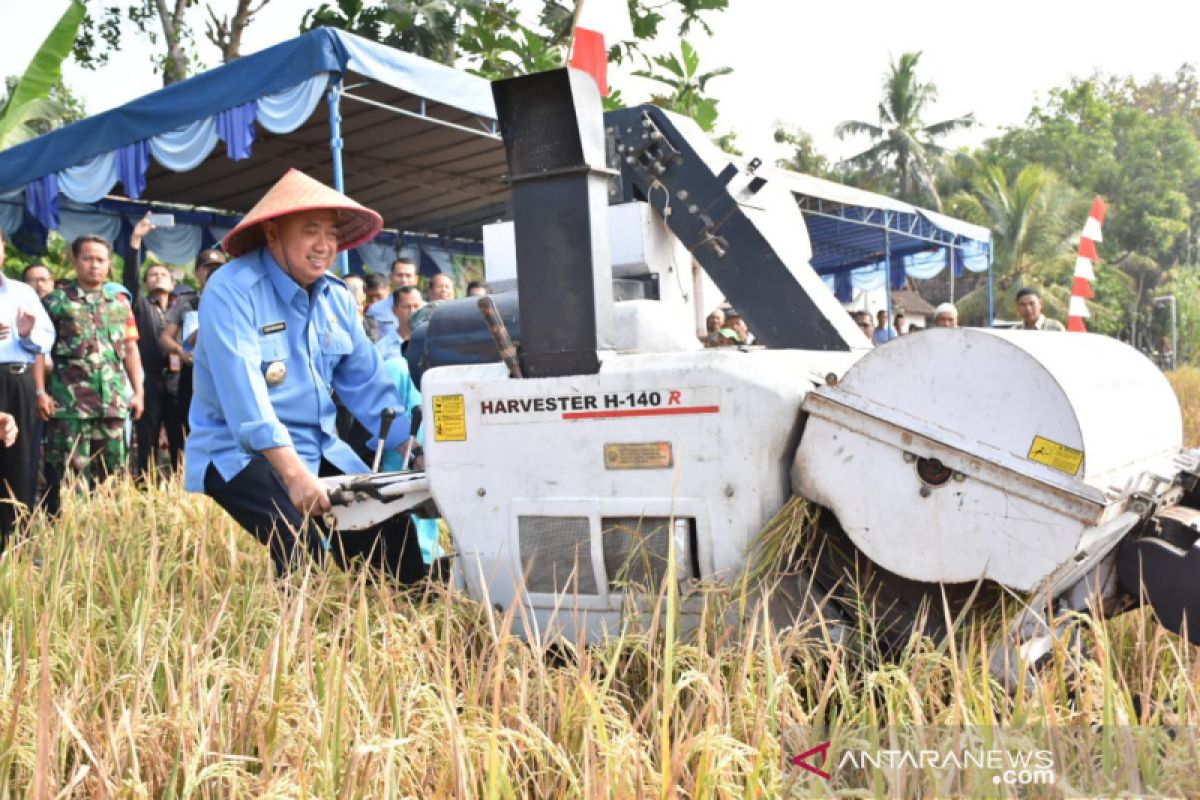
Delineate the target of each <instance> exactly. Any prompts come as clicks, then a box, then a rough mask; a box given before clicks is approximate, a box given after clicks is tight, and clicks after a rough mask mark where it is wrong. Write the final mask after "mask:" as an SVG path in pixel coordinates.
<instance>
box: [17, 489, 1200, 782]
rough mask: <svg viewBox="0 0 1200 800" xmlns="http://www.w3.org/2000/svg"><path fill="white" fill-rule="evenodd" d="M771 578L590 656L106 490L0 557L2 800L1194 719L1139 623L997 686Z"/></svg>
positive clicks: (692, 601)
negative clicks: (841, 622)
mask: <svg viewBox="0 0 1200 800" xmlns="http://www.w3.org/2000/svg"><path fill="white" fill-rule="evenodd" d="M812 525H813V517H812V513H811V510H809V509H808V508H807V507H806V506H804V504H802V503H800V502H799V501H797V502H795V503H793V504H790V505H789V506H788V507H787V508H786V509H785V510H784V512H782V513H781V515H780V517H779V518H778V519H777V520H776V522H775V524H774V525H773V526H772V527H771V529H770V530H772V531H774V534H773V536H774V539H773V540H772V537H771V536H767V537H765V538H764V540H763V543H762V545H761V546H762V548H763V549H764V551H768V550H770V547H771V546H772V542H773V544H774V547H775V551H774V556H775V557H777V558H778V557H781V556H782V554H783V552H784V549H785V545H786V543H788V542H796V541H803V540H804V539H805V537H808V536H811V530H812ZM672 563H673V561H672ZM668 577H669V578H670V576H668ZM770 577H771V576H770V574H767V573H764V574H762V575H758V576H751V575H748V576H747V578H746V579H745V580H743V581H741V582H739V583H737V584H736V585H733V586H724V587H721V586H710V585H703V586H699V587H696V588H695V589H694V591H691V592H689V593H688V594H687V595H686V596H672V593H670V592H667V593H666V595H665V596H663V597H662V598H660V599H662V600H663V601H664V602H661V603H658V604H657V605H655V606H654V611H653V613H651V614H649V615H648V616H646V617H644V618H632V617H631V619H630V621H629V624H628V625H627V626H626V628H625V629H624V630H623V631H622V632H621V633H620V634H619V635H616V636H614V637H612V638H610V639H608V640H607V641H605V642H603V643H600V644H597V645H593V646H591V647H572V646H569V645H564V644H561V643H555V642H540V643H539V642H533V643H531V642H525V641H522V640H521V639H519V638H517V637H516V636H514V635H513V633H512V630H513V623H514V617H513V616H512V612H510V613H509V614H502V613H499V612H496V611H494V610H493V609H491V608H489V607H488V606H486V605H483V604H479V603H476V602H474V601H472V600H470V599H469V598H467V597H465V596H463V595H462V594H459V593H455V592H451V591H447V590H443V589H440V588H434V587H425V588H422V589H416V590H402V589H398V588H396V587H393V586H390V585H388V584H386V583H381V584H377V583H373V582H371V581H369V580H367V579H366V578H365V576H363V575H354V574H344V573H341V572H338V571H336V570H331V571H324V570H322V569H317V568H309V569H306V570H304V571H302V572H300V573H298V574H296V575H294V576H292V577H290V578H289V579H287V580H285V581H276V580H275V578H274V577H273V571H272V567H271V564H270V561H269V559H268V557H267V555H266V552H265V550H264V549H263V548H261V547H260V546H259V545H257V544H256V543H255V542H253V541H252V539H251V538H250V537H249V536H248V535H247V534H245V533H243V532H241V531H240V530H238V529H237V528H236V526H235V525H234V524H233V523H232V522H231V521H230V520H229V518H228V517H227V516H226V515H225V514H224V513H223V512H221V511H220V510H219V509H218V508H216V507H215V506H214V505H213V504H212V503H211V502H210V501H208V500H207V499H206V498H202V497H198V496H195V495H188V494H185V493H183V492H182V490H181V488H180V486H179V485H178V483H174V482H171V483H166V484H163V485H160V486H153V487H150V488H148V489H146V490H138V489H136V488H135V487H134V486H133V485H132V484H131V483H128V482H121V481H114V482H110V483H108V484H106V485H104V486H102V487H100V488H99V489H97V490H95V491H92V492H90V493H87V494H70V495H69V496H68V497H66V498H65V508H64V511H63V515H62V517H61V518H60V519H59V520H58V521H57V523H56V524H54V525H53V526H51V525H48V524H47V523H46V522H45V521H44V520H40V519H35V520H34V521H33V523H32V525H31V527H30V530H29V533H28V535H27V537H26V538H25V539H24V540H23V541H22V542H21V543H20V544H19V545H18V546H16V547H15V548H13V549H11V550H10V551H9V552H8V553H7V554H6V555H5V556H4V557H3V558H2V559H0V797H25V796H32V797H39V798H41V797H45V798H52V797H119V798H142V797H146V798H150V797H153V798H159V797H162V798H226V797H247V798H250V797H254V798H260V797H353V798H358V797H362V798H377V797H466V798H477V797H486V798H518V797H520V798H523V797H548V798H610V797H611V798H626V797H638V798H640V797H704V798H742V797H760V798H773V797H781V796H791V797H802V796H812V795H820V796H825V795H827V794H829V793H830V792H831V791H833V790H832V789H831V788H830V787H829V786H828V785H826V784H823V783H822V782H821V781H820V779H819V778H813V777H812V776H810V775H807V774H805V773H804V772H803V771H802V770H801V769H799V768H798V767H796V766H795V765H792V764H791V763H789V757H790V756H791V755H794V754H795V753H797V752H800V751H801V750H802V749H803V748H804V747H805V746H807V745H810V744H812V742H811V741H810V740H809V739H808V738H807V737H808V736H809V734H808V731H811V730H814V729H817V728H820V729H823V730H826V731H831V732H832V733H831V734H830V735H831V736H850V735H851V733H850V732H851V731H853V730H858V729H876V730H878V729H881V728H883V727H886V726H964V725H974V726H984V727H988V726H1010V727H1016V726H1037V725H1040V726H1060V727H1062V726H1071V725H1076V726H1082V729H1083V730H1091V729H1093V728H1092V727H1091V726H1098V727H1100V728H1102V729H1104V730H1109V729H1111V728H1113V727H1114V726H1120V725H1122V724H1132V723H1139V724H1142V725H1145V726H1154V725H1161V724H1168V723H1169V724H1171V725H1174V726H1195V725H1197V724H1200V699H1198V698H1197V690H1196V687H1197V686H1200V667H1198V665H1197V659H1196V652H1195V648H1192V647H1190V646H1188V645H1186V643H1184V642H1181V640H1180V639H1179V638H1178V637H1176V636H1174V635H1172V634H1169V633H1166V632H1164V631H1162V630H1161V629H1160V628H1158V627H1157V626H1156V624H1155V623H1154V622H1153V619H1152V618H1151V616H1150V615H1149V614H1147V613H1145V612H1135V613H1132V614H1127V615H1125V616H1123V617H1120V618H1117V619H1114V620H1108V621H1096V620H1090V619H1081V620H1080V621H1079V625H1080V627H1081V632H1082V641H1083V646H1084V650H1085V651H1086V654H1087V656H1088V657H1087V658H1081V656H1080V653H1079V652H1078V651H1077V650H1076V649H1073V648H1071V647H1069V646H1067V645H1066V644H1064V645H1063V646H1062V647H1060V648H1059V649H1058V650H1056V652H1055V653H1054V654H1053V658H1052V659H1051V661H1050V663H1049V664H1047V665H1045V667H1044V668H1043V669H1042V670H1041V672H1040V673H1039V675H1038V678H1037V681H1036V683H1035V685H1033V686H1032V687H1029V688H1026V689H1023V690H1021V691H1018V692H1017V693H1015V694H1010V693H1008V692H1007V691H1005V690H1004V689H1003V688H1002V687H1001V686H999V685H998V684H997V682H996V681H995V680H994V679H993V678H992V677H991V675H990V673H989V670H988V664H987V654H988V652H989V644H990V641H991V637H992V636H993V635H994V633H995V630H994V626H993V627H992V628H991V629H989V628H988V627H987V626H986V625H984V624H982V623H979V624H977V623H975V622H974V621H972V622H970V623H968V624H964V625H963V626H962V627H961V628H960V629H958V630H956V633H955V636H954V640H953V641H952V642H950V643H938V642H934V641H932V640H930V639H923V638H917V637H914V638H913V639H912V640H911V641H910V642H909V643H908V644H907V645H906V646H905V647H903V648H902V649H901V651H900V652H893V653H890V654H889V655H888V657H887V658H883V657H881V655H880V654H879V653H878V652H872V649H871V646H870V638H869V637H867V638H866V641H867V644H866V646H864V645H863V642H862V641H861V640H860V641H858V642H847V641H844V640H839V639H838V638H837V637H836V636H833V635H832V633H831V629H830V628H829V627H828V626H826V625H824V624H823V623H822V621H821V620H819V619H811V618H810V619H807V620H801V621H800V622H799V623H798V624H795V625H790V626H786V627H782V626H780V625H779V624H778V623H777V622H776V621H775V620H774V619H773V617H772V614H771V613H770V608H769V607H768V605H767V604H765V602H764V600H765V598H766V595H765V593H764V591H763V587H764V586H766V585H768V584H769V583H770ZM752 578H753V579H752ZM667 585H669V586H670V585H674V583H673V582H672V581H671V580H668V581H667ZM685 609H686V614H685ZM931 613H936V609H934V610H933V611H932V612H931ZM685 616H686V617H687V618H688V619H690V620H691V624H685ZM1104 726H1107V727H1104ZM1135 755H1137V757H1136V758H1131V757H1126V756H1127V754H1124V751H1121V750H1119V749H1114V750H1111V752H1110V751H1108V750H1106V751H1105V753H1104V754H1101V756H1103V757H1101V756H1097V759H1096V760H1095V762H1094V763H1092V762H1088V763H1086V764H1081V765H1077V766H1076V769H1077V770H1078V769H1082V770H1085V773H1086V776H1087V777H1089V778H1090V779H1091V780H1092V781H1093V783H1092V784H1091V785H1105V784H1103V781H1104V780H1105V776H1106V775H1108V774H1109V772H1108V771H1111V770H1117V769H1120V768H1123V767H1121V766H1120V765H1122V764H1135V765H1137V768H1138V770H1139V772H1138V779H1139V780H1141V781H1143V784H1144V785H1145V786H1147V787H1149V789H1150V790H1151V792H1156V793H1159V794H1167V795H1169V794H1170V791H1169V790H1168V788H1169V787H1171V786H1182V785H1185V784H1183V783H1180V781H1182V780H1188V779H1189V777H1188V776H1189V775H1190V774H1194V773H1195V772H1196V770H1195V767H1196V764H1195V760H1194V756H1193V757H1189V756H1187V754H1184V755H1178V756H1176V755H1170V756H1169V757H1166V756H1162V754H1161V753H1158V754H1153V755H1155V757H1154V758H1150V757H1147V756H1145V755H1144V754H1140V755H1138V754H1135ZM1106 759H1107V760H1106ZM1189 770H1190V772H1189ZM1089 771H1090V772H1089ZM985 777H986V776H983V777H979V778H978V779H976V778H971V779H970V780H973V781H975V782H974V783H971V782H968V783H966V784H962V783H961V781H962V780H965V779H964V778H962V777H961V776H960V777H959V778H950V777H947V776H946V775H942V774H940V773H939V774H933V773H928V774H925V773H906V774H892V773H887V772H880V774H878V775H875V776H873V777H872V779H871V783H870V785H869V786H867V787H865V788H864V790H863V791H864V792H865V793H866V796H892V797H939V796H947V794H950V793H953V792H957V791H965V792H968V794H969V795H970V796H976V794H978V795H982V796H995V797H1001V796H1009V795H1008V794H1005V792H1004V791H1003V790H1002V788H1000V787H995V786H993V785H992V784H991V783H990V781H987V780H985V779H984V778H985ZM949 780H959V781H960V783H959V784H955V785H954V786H951V785H950V784H948V783H947V781H949ZM955 786H957V787H958V788H955ZM964 787H965V788H964ZM1052 788H1053V787H1052ZM1115 791H1116V789H1113V790H1112V792H1107V793H1113V792H1115ZM1047 792H1048V793H1047V794H1046V795H1044V796H1055V797H1059V796H1064V794H1067V795H1069V792H1066V791H1065V790H1064V789H1063V788H1062V787H1061V786H1060V787H1057V788H1053V791H1051V790H1049V789H1047ZM857 796H863V795H862V793H859V794H858V795H857ZM1022 796H1042V795H1039V794H1038V793H1037V791H1033V793H1028V792H1026V793H1024V794H1022Z"/></svg>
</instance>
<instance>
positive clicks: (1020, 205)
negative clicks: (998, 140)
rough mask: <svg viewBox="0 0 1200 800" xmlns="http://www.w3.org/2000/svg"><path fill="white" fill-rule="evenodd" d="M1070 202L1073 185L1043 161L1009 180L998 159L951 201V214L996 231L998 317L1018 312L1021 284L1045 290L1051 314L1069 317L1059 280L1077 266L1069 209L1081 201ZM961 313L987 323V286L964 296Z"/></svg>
mask: <svg viewBox="0 0 1200 800" xmlns="http://www.w3.org/2000/svg"><path fill="white" fill-rule="evenodd" d="M1072 201H1073V195H1072V193H1071V190H1070V187H1068V186H1066V185H1065V184H1063V183H1062V182H1061V181H1060V180H1058V179H1057V178H1056V176H1055V175H1054V174H1053V173H1052V172H1050V171H1049V170H1047V169H1045V168H1043V167H1041V166H1038V165H1029V166H1027V167H1025V168H1023V169H1022V170H1021V171H1020V172H1019V173H1017V175H1016V176H1015V177H1014V178H1013V179H1011V180H1010V179H1009V178H1008V176H1007V175H1006V174H1005V172H1004V170H1003V169H1002V168H1001V167H999V166H998V165H995V164H989V165H983V166H980V167H979V170H978V172H977V174H975V175H974V176H973V178H972V179H971V188H970V191H968V192H964V193H960V194H958V195H955V196H954V197H953V198H951V199H950V200H949V202H948V206H949V208H948V210H949V212H950V213H951V214H953V215H954V216H957V217H960V218H962V219H965V220H967V221H969V222H974V223H975V224H977V225H984V226H986V227H988V228H990V229H991V230H992V274H993V276H994V278H993V289H994V297H995V300H996V304H995V311H996V314H997V315H998V316H1001V317H1005V316H1007V317H1013V316H1015V314H1016V304H1015V300H1014V295H1015V293H1016V290H1017V289H1019V288H1021V287H1022V286H1038V287H1041V288H1044V289H1047V291H1045V292H1044V293H1043V294H1044V300H1045V303H1046V307H1047V311H1048V313H1050V314H1051V316H1058V317H1060V318H1061V317H1063V316H1065V312H1066V304H1067V300H1068V299H1069V296H1070V292H1069V289H1068V290H1067V291H1065V292H1064V291H1063V287H1062V285H1061V283H1062V272H1063V270H1064V269H1068V268H1070V267H1073V265H1074V257H1073V256H1072V255H1071V249H1070V241H1069V236H1070V229H1071V228H1070V225H1071V223H1070V220H1069V216H1068V214H1069V210H1070V209H1071V208H1072V207H1073V206H1075V205H1077V203H1074V202H1072ZM1068 285H1069V282H1068ZM959 314H960V316H961V317H962V318H963V321H964V323H965V324H975V325H978V324H983V323H984V322H986V319H987V290H986V287H984V286H981V287H978V288H976V289H975V290H974V291H972V292H970V293H969V294H967V295H966V296H965V297H963V298H962V300H961V301H960V303H959Z"/></svg>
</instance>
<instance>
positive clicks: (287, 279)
mask: <svg viewBox="0 0 1200 800" xmlns="http://www.w3.org/2000/svg"><path fill="white" fill-rule="evenodd" d="M258 257H259V260H260V261H261V263H262V265H263V269H264V270H266V273H267V277H268V278H270V280H271V285H272V286H274V287H275V291H276V292H278V293H279V296H280V297H282V298H284V299H285V300H286V301H287V302H289V303H291V302H292V301H293V300H295V299H296V295H297V294H305V291H304V287H303V286H301V285H300V284H298V283H296V282H295V281H294V280H292V278H291V276H290V275H288V274H287V272H285V271H284V269H283V267H281V266H279V262H278V261H276V260H275V257H274V256H273V255H271V251H270V250H268V249H267V248H265V247H261V248H259V251H258ZM328 287H329V283H328V281H326V280H325V276H324V275H322V276H321V277H319V278H317V280H316V281H315V282H314V283H313V296H314V297H315V296H316V295H318V294H324V293H325V292H326V291H327V290H328Z"/></svg>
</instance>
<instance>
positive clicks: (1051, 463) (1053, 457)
mask: <svg viewBox="0 0 1200 800" xmlns="http://www.w3.org/2000/svg"><path fill="white" fill-rule="evenodd" d="M1028 458H1029V460H1030V461H1036V462H1038V463H1039V464H1045V465H1046V466H1047V467H1050V468H1051V469H1056V470H1058V471H1059V472H1065V473H1067V474H1068V475H1074V474H1075V473H1077V472H1079V467H1080V466H1081V465H1082V464H1083V451H1082V450H1076V449H1075V448H1073V447H1067V446H1066V445H1065V444H1059V443H1058V442H1052V441H1050V440H1049V439H1045V438H1042V437H1041V436H1035V437H1033V444H1031V445H1030V446H1029V456H1028Z"/></svg>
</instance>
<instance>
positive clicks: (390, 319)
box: [367, 294, 400, 338]
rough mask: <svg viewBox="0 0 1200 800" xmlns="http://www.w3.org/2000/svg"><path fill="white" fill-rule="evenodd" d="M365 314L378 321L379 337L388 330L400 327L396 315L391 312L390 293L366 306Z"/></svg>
mask: <svg viewBox="0 0 1200 800" xmlns="http://www.w3.org/2000/svg"><path fill="white" fill-rule="evenodd" d="M367 316H368V317H373V318H374V319H375V320H376V321H377V322H378V323H379V337H380V338H383V337H384V336H387V335H388V333H389V332H390V331H396V330H399V329H400V323H399V322H398V321H397V320H396V315H395V314H393V313H392V296H391V295H390V294H389V295H388V296H387V297H385V298H383V299H382V300H376V301H375V302H374V303H371V305H369V306H367Z"/></svg>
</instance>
